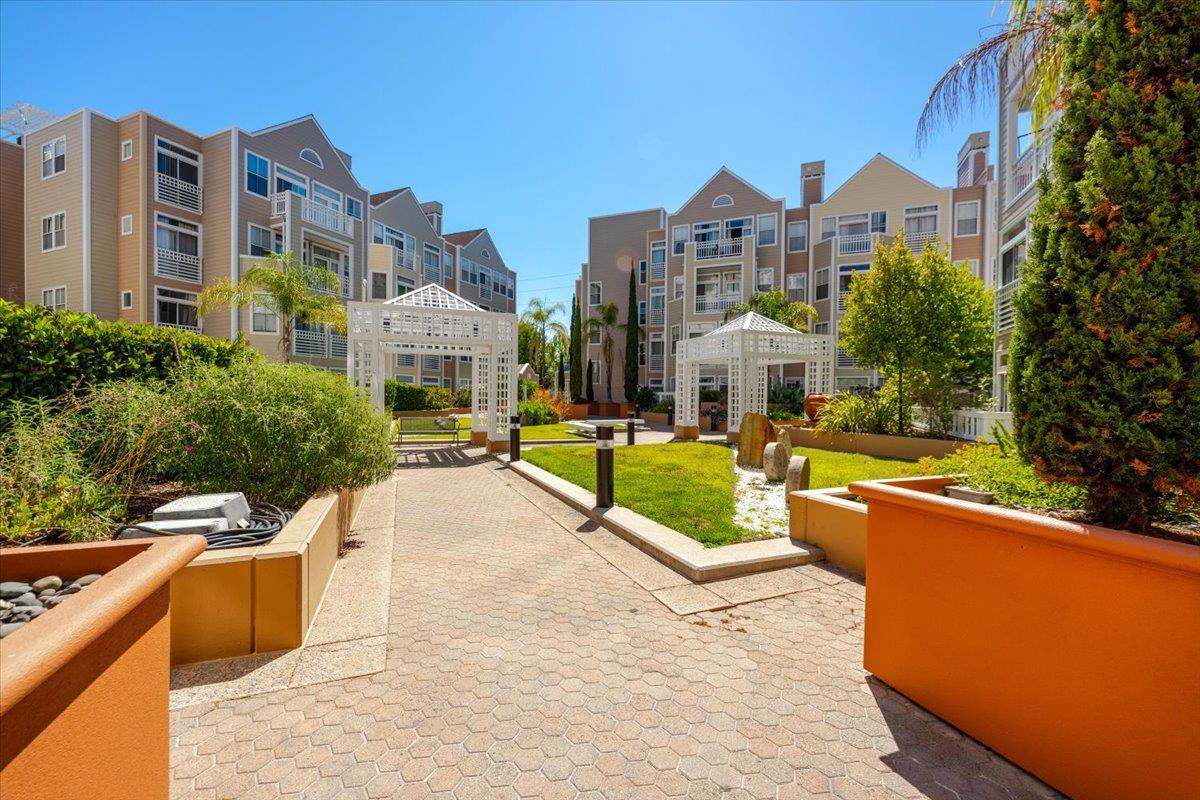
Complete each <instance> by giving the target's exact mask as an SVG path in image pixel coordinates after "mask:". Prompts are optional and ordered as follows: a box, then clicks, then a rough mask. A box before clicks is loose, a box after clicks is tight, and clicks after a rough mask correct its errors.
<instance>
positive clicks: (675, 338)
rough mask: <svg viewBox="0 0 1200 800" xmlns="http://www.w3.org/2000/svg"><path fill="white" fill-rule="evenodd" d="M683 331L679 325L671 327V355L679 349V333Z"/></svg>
mask: <svg viewBox="0 0 1200 800" xmlns="http://www.w3.org/2000/svg"><path fill="white" fill-rule="evenodd" d="M680 330H682V329H681V328H680V327H679V326H678V325H672V326H671V355H675V352H676V351H677V350H678V349H679V332H680Z"/></svg>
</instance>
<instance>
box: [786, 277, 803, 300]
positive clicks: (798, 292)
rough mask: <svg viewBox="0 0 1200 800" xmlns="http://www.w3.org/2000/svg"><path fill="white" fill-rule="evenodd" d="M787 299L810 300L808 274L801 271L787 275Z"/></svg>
mask: <svg viewBox="0 0 1200 800" xmlns="http://www.w3.org/2000/svg"><path fill="white" fill-rule="evenodd" d="M787 299H788V302H789V303H807V302H808V275H807V274H805V273H803V272H801V273H799V274H797V275H788V276H787Z"/></svg>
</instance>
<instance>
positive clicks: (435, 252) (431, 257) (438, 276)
mask: <svg viewBox="0 0 1200 800" xmlns="http://www.w3.org/2000/svg"><path fill="white" fill-rule="evenodd" d="M423 255H424V263H425V280H426V282H428V283H441V280H442V251H441V250H439V249H438V248H436V247H434V246H432V245H428V244H427V245H425V247H424V253H423Z"/></svg>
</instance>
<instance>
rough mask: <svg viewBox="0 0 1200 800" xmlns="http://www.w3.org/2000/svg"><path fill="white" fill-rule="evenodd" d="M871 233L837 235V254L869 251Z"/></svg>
mask: <svg viewBox="0 0 1200 800" xmlns="http://www.w3.org/2000/svg"><path fill="white" fill-rule="evenodd" d="M874 238H875V234H873V233H852V234H850V235H849V236H839V237H838V255H841V256H847V255H853V254H854V253H869V252H871V245H872V240H874Z"/></svg>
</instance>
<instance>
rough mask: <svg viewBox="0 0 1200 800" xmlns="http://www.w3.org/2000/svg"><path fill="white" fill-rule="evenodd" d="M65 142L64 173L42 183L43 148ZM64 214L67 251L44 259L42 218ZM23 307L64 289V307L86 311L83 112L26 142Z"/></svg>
mask: <svg viewBox="0 0 1200 800" xmlns="http://www.w3.org/2000/svg"><path fill="white" fill-rule="evenodd" d="M60 136H65V137H66V170H65V171H64V172H61V173H59V174H58V175H55V176H54V177H52V178H47V179H45V180H43V179H42V161H41V159H42V145H43V144H45V143H46V142H49V141H51V140H53V139H57V138H58V137H60ZM58 211H65V212H66V247H65V248H63V249H61V250H55V251H52V252H46V253H43V252H42V251H41V247H42V217H44V216H48V215H50V214H52V213H56V212H58ZM24 219H25V226H24V227H25V264H26V273H25V274H26V285H25V299H26V302H30V303H40V302H41V301H42V289H44V288H49V287H52V286H66V287H67V307H68V308H71V309H74V310H76V311H82V310H84V308H85V302H84V296H83V286H84V281H83V229H84V225H83V112H79V113H76V114H72V115H71V116H69V117H65V118H63V119H60V120H58V121H56V122H54V123H51V124H50V125H47V126H46V127H44V128H42V129H40V130H37V131H34V132H33V133H30V134H28V135H27V136H26V138H25V216H24Z"/></svg>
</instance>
